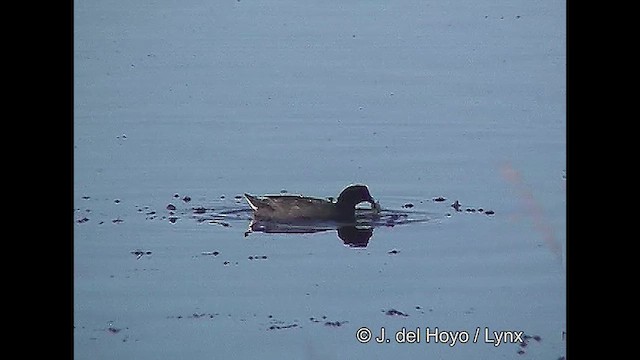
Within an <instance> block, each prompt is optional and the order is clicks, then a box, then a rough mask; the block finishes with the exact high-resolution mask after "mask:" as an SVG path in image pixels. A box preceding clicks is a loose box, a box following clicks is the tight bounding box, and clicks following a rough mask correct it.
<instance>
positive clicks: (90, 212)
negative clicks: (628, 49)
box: [73, 0, 566, 359]
mask: <svg viewBox="0 0 640 360" xmlns="http://www.w3.org/2000/svg"><path fill="white" fill-rule="evenodd" d="M74 14H75V16H74V31H75V35H74V47H75V52H74V54H75V55H74V87H75V88H74V95H75V100H74V101H75V106H74V116H75V120H74V162H75V163H74V178H75V179H74V180H75V181H74V184H75V201H74V218H73V221H74V222H75V225H74V226H75V233H74V265H75V266H74V274H75V276H74V294H75V296H74V354H75V356H76V358H79V359H82V358H87V359H88V358H91V359H98V358H103V359H112V358H113V359H116V358H118V359H122V358H148V359H163V358H166V359H173V358H195V359H198V358H229V357H231V356H232V355H234V357H235V358H274V359H275V358H300V359H342V358H349V359H365V358H372V357H383V358H389V357H392V356H393V357H398V356H399V357H401V358H404V357H410V356H411V357H424V358H439V357H445V358H460V359H466V358H469V357H470V356H471V355H473V356H474V357H484V358H519V357H520V355H519V354H518V352H519V351H524V353H525V354H523V356H526V355H529V356H532V357H535V358H552V359H557V358H559V357H560V356H563V355H564V353H565V341H564V339H563V335H562V334H563V331H564V330H565V329H566V322H565V319H566V305H565V300H566V291H565V285H566V275H565V270H564V269H565V262H564V249H565V229H566V216H565V209H566V198H565V181H566V180H565V178H566V172H565V169H566V160H565V145H566V141H565V130H566V120H565V94H566V86H565V64H566V52H565V35H566V30H565V4H564V3H563V2H557V1H539V2H531V1H524V0H523V1H459V2H452V3H443V2H424V1H374V2H371V1H355V2H348V3H345V2H339V1H323V2H318V1H302V2H300V1H290V0H283V1H249V0H242V1H217V2H214V3H211V2H206V1H198V0H189V1H182V2H173V1H167V0H160V1H139V2H134V3H131V2H127V1H100V2H98V1H76V3H75V11H74ZM350 183H365V184H367V185H368V186H369V188H370V190H371V193H372V195H373V196H374V197H375V198H376V200H379V201H380V203H381V205H382V206H383V207H384V208H388V209H395V210H398V211H400V210H405V211H407V212H409V211H415V212H417V213H424V214H429V221H424V222H416V223H409V224H403V225H397V226H393V227H390V226H381V227H377V228H375V229H374V231H373V236H372V237H371V239H370V241H369V243H368V245H367V247H366V248H363V249H354V248H351V247H348V246H345V245H344V244H343V242H342V241H341V239H340V238H338V236H337V234H336V231H325V232H319V233H315V234H265V233H258V232H256V233H252V234H250V235H249V236H245V231H246V230H247V227H248V225H249V221H248V220H247V219H246V218H245V217H246V215H247V213H241V214H243V216H242V217H241V218H240V219H230V220H228V221H227V223H228V225H229V226H222V225H221V224H215V223H214V224H211V223H209V222H208V221H203V222H199V221H198V219H197V215H198V214H194V213H193V210H192V208H197V207H204V208H212V209H214V211H215V209H219V208H222V209H242V208H247V206H246V204H245V203H244V202H243V201H242V200H240V201H238V200H236V199H235V198H234V197H235V196H236V195H240V194H242V193H244V192H249V193H253V194H263V193H278V192H280V191H281V190H287V191H288V192H290V193H303V194H306V195H312V196H319V197H326V196H334V197H335V196H337V195H338V193H339V191H340V190H341V189H342V188H343V187H344V186H346V185H348V184H350ZM174 194H178V197H174ZM185 196H189V197H190V198H191V201H189V202H185V201H183V200H182V199H183V198H184V197H185ZM221 196H224V199H221ZM437 197H444V198H445V199H446V200H445V201H442V202H438V201H434V199H435V198H437ZM456 200H458V201H459V202H460V204H461V205H462V207H461V209H460V210H462V211H460V212H457V211H455V210H454V209H453V208H452V207H450V205H451V204H452V203H453V202H454V201H456ZM170 203H171V204H173V205H175V206H176V210H174V211H173V214H170V210H168V209H167V205H168V204H170ZM407 203H411V204H413V205H414V207H412V208H403V207H402V206H403V205H405V204H407ZM467 208H470V209H471V208H473V209H476V210H477V209H478V208H482V209H483V210H492V211H494V212H495V213H494V214H493V215H486V214H485V213H484V211H483V212H478V211H476V212H468V211H466V209H467ZM152 212H155V213H152ZM449 215H450V216H449ZM171 217H175V220H176V221H175V222H174V223H172V222H171V221H169V218H171ZM85 219H88V220H85ZM114 220H115V222H114ZM137 250H140V251H143V252H146V251H150V252H151V253H150V254H148V255H147V254H143V255H142V256H140V257H139V258H138V256H137V255H135V254H132V253H131V252H132V251H133V252H135V251H137ZM393 250H396V252H395V253H394V252H393ZM214 251H217V252H218V255H215V256H214V255H212V254H211V253H212V252H214ZM263 256H266V259H263V258H262V257H263ZM249 257H251V258H252V259H249ZM225 262H227V264H225ZM389 310H397V311H399V312H401V313H403V314H405V315H408V316H402V315H387V314H386V312H387V311H389ZM391 314H393V312H391ZM323 317H325V318H323ZM326 323H330V324H328V325H327V324H326ZM336 323H339V324H340V326H336ZM363 326H366V327H369V328H370V329H372V331H373V332H374V336H377V335H379V332H380V328H381V327H385V329H386V330H387V335H388V337H391V338H392V341H391V342H390V343H388V344H377V343H375V341H373V340H372V341H371V342H369V343H366V344H361V343H359V342H358V341H357V339H356V332H357V330H358V329H359V328H361V327H363ZM402 327H406V328H408V329H414V330H415V328H416V327H419V328H421V331H422V339H421V340H422V341H421V343H419V344H397V343H396V341H395V339H394V338H393V336H394V334H395V332H396V331H398V330H400V329H401V328H402ZM427 327H429V328H430V329H431V330H433V329H434V328H435V327H438V328H439V329H440V330H448V331H459V332H463V331H466V332H468V333H469V335H470V336H471V339H470V340H469V341H468V342H467V343H457V344H456V345H454V346H449V345H447V344H442V343H440V344H437V343H434V342H433V341H431V342H430V343H426V342H425V334H424V332H425V330H426V329H425V328H427ZM477 328H480V329H481V330H482V332H481V334H480V335H481V337H480V338H479V339H478V340H477V341H476V342H475V343H474V341H473V335H474V332H475V331H476V329H477ZM485 328H489V330H490V331H494V330H495V331H501V330H504V331H514V332H516V331H523V332H524V334H526V335H529V336H539V337H540V338H539V339H540V341H537V340H535V339H533V338H530V339H529V338H527V339H528V340H527V346H520V345H518V344H501V345H500V346H494V345H493V344H491V343H485V342H484V341H483V340H484V332H483V331H484V329H485Z"/></svg>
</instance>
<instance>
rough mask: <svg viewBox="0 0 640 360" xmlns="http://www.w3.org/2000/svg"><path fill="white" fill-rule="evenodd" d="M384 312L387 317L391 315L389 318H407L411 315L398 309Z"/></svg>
mask: <svg viewBox="0 0 640 360" xmlns="http://www.w3.org/2000/svg"><path fill="white" fill-rule="evenodd" d="M382 311H383V312H384V314H385V315H389V316H405V317H406V316H409V315H407V314H405V313H403V312H402V311H398V310H396V309H389V310H387V311H384V310H382Z"/></svg>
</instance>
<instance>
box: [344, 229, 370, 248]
mask: <svg viewBox="0 0 640 360" xmlns="http://www.w3.org/2000/svg"><path fill="white" fill-rule="evenodd" d="M372 235H373V228H372V227H356V226H343V227H339V228H338V237H339V238H340V239H342V241H343V242H344V244H345V245H347V246H349V247H352V248H366V247H367V245H368V244H369V239H371V236H372Z"/></svg>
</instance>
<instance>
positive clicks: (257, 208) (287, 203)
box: [244, 184, 380, 222]
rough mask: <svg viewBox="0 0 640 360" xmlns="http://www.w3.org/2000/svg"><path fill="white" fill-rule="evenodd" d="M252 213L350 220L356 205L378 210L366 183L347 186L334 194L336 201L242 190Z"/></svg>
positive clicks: (285, 219)
mask: <svg viewBox="0 0 640 360" xmlns="http://www.w3.org/2000/svg"><path fill="white" fill-rule="evenodd" d="M244 197H245V198H246V199H247V202H248V203H249V206H251V208H252V209H253V216H254V218H255V219H259V220H269V221H281V222H290V221H300V220H335V221H354V220H355V210H356V205H358V204H359V203H361V202H368V203H370V204H371V208H372V209H373V210H374V211H379V210H380V205H379V204H378V203H376V202H375V200H374V199H373V197H371V194H370V193H369V188H368V187H367V186H366V185H360V184H355V185H349V186H347V187H346V188H344V190H342V192H341V193H340V195H339V196H338V200H337V201H335V202H334V201H331V200H326V199H321V198H315V197H308V196H302V195H264V196H253V195H250V194H247V193H245V194H244Z"/></svg>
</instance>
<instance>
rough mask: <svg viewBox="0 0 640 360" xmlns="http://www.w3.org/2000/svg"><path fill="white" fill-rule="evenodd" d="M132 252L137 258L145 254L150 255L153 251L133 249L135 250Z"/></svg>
mask: <svg viewBox="0 0 640 360" xmlns="http://www.w3.org/2000/svg"><path fill="white" fill-rule="evenodd" d="M131 254H133V255H135V256H136V259H140V258H141V257H143V256H144V255H147V256H150V255H151V251H149V250H133V251H131Z"/></svg>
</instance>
